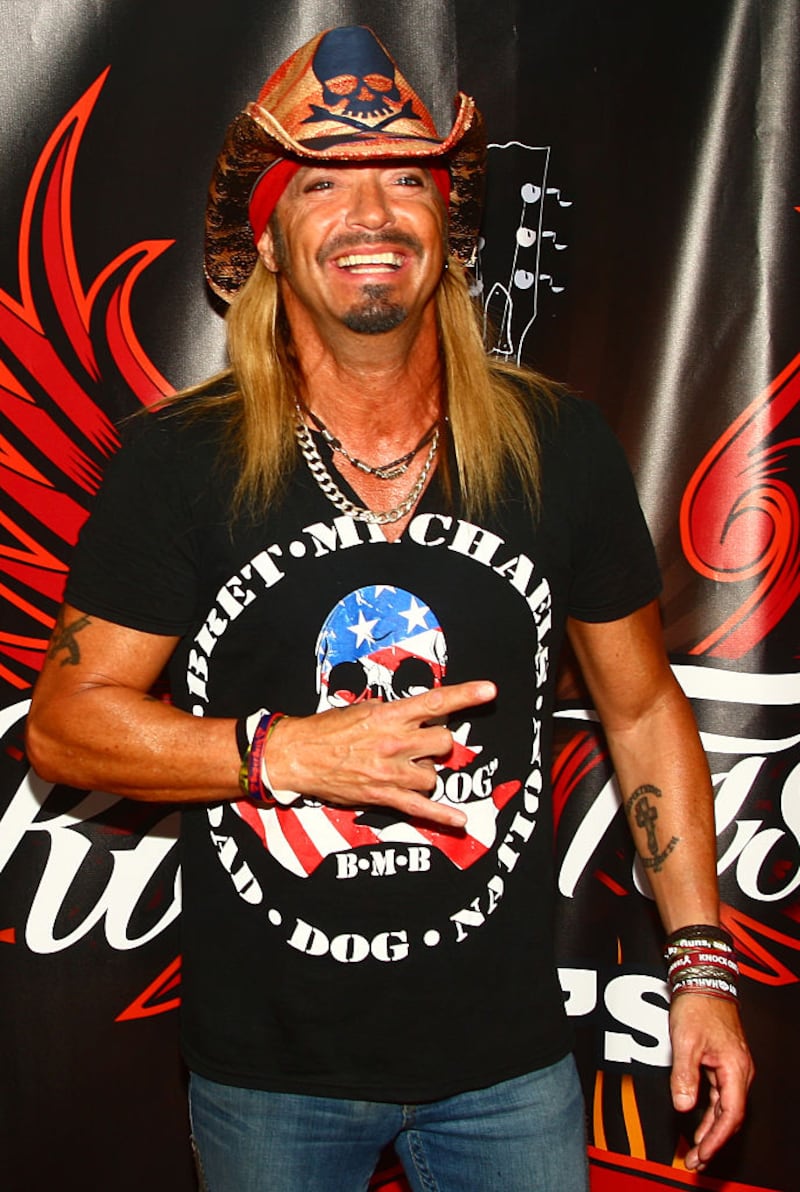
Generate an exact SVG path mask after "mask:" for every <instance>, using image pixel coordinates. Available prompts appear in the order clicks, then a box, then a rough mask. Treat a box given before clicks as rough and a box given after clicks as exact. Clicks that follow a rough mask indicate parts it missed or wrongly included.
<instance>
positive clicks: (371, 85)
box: [313, 26, 411, 120]
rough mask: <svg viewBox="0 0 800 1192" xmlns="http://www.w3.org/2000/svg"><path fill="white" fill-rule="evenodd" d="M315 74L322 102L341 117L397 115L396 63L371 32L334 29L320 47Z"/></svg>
mask: <svg viewBox="0 0 800 1192" xmlns="http://www.w3.org/2000/svg"><path fill="white" fill-rule="evenodd" d="M313 70H314V74H315V75H316V77H317V78H318V79H319V81H320V83H321V84H322V98H323V101H324V102H325V104H326V105H327V106H328V107H329V108H333V109H339V113H338V114H340V115H345V116H351V117H353V118H355V119H359V120H375V119H378V118H379V117H382V116H389V115H392V114H394V113H395V112H396V111H397V105H398V104H399V102H400V92H399V91H398V89H397V86H396V83H395V67H394V63H393V62H392V60H391V58H390V57H389V55H388V54H387V53H386V51H385V50H384V48H383V46H381V45H380V43H379V42H378V41H377V40H376V38H375V36H374V35H373V33H372V32H371V31H370V30H369V29H365V28H362V27H361V26H350V27H349V28H345V29H332V30H331V31H330V33H327V34H326V35H325V37H323V39H322V41H321V42H320V43H319V46H318V48H317V52H316V54H315V55H314V61H313ZM342 104H344V107H343V108H341V105H342ZM410 114H411V113H408V112H407V113H406V115H410Z"/></svg>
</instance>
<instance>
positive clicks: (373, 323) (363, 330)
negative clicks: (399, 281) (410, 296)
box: [342, 285, 408, 335]
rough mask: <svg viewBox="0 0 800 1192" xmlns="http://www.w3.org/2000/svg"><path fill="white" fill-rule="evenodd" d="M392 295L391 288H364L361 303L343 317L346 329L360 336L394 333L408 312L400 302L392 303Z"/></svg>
mask: <svg viewBox="0 0 800 1192" xmlns="http://www.w3.org/2000/svg"><path fill="white" fill-rule="evenodd" d="M390 293H391V288H390V287H389V286H380V285H379V286H364V287H363V289H362V291H361V301H360V302H359V303H358V304H357V305H356V306H352V307H351V308H350V310H348V311H347V313H346V314H345V315H343V316H342V322H343V323H344V325H345V327H348V328H349V329H350V330H351V331H356V332H358V333H359V334H360V335H382V334H384V332H386V331H394V329H395V327H399V326H400V324H401V323H402V322H403V320H404V319H405V318H406V317H407V315H408V311H407V310H406V308H405V307H404V306H402V305H401V304H400V303H399V302H392V301H391V299H390V298H389V294H390Z"/></svg>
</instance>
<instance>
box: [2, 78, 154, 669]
mask: <svg viewBox="0 0 800 1192" xmlns="http://www.w3.org/2000/svg"><path fill="white" fill-rule="evenodd" d="M107 73H108V72H107V71H106V72H105V73H104V74H103V75H101V76H100V78H99V79H98V80H97V81H96V82H95V83H94V84H93V86H91V87H90V88H89V90H88V91H87V92H86V93H85V95H83V96H82V97H81V99H80V100H79V101H78V102H77V103H76V104H75V106H74V107H73V108H72V109H71V110H70V111H69V112H68V113H67V115H66V116H65V117H64V119H63V120H62V121H61V123H60V124H59V125H58V127H57V128H56V129H55V131H54V132H53V134H52V136H51V137H50V140H49V141H48V142H47V145H46V146H45V148H44V151H43V152H42V155H41V157H40V158H39V161H38V162H37V165H36V168H35V170H34V173H33V177H32V178H31V181H30V184H29V187H28V191H27V195H26V198H25V204H24V208H23V213H22V221H21V226H20V232H19V252H18V259H19V298H18V299H16V298H14V297H12V296H11V295H10V294H8V293H5V292H3V291H0V414H2V415H3V417H4V418H5V419H7V420H8V422H9V423H10V425H11V427H13V428H14V430H15V432H16V434H15V440H14V442H11V441H9V439H8V438H7V437H6V436H4V435H0V471H1V472H2V484H3V491H4V493H5V494H6V496H7V497H8V498H10V501H11V502H13V503H15V504H16V505H18V506H19V507H20V509H21V510H23V511H24V514H25V515H26V516H24V517H23V518H22V519H21V520H22V521H23V522H24V524H20V520H17V519H15V518H14V517H12V516H10V515H9V514H8V513H5V512H3V513H0V519H2V528H3V536H2V540H1V541H0V572H2V581H0V601H2V603H3V604H4V605H5V606H6V608H7V610H8V612H9V614H10V615H9V616H8V617H6V618H4V621H5V623H6V624H14V625H17V626H18V627H19V630H20V631H19V632H14V633H12V632H9V631H7V630H3V631H2V632H0V679H2V680H3V681H4V682H5V683H7V684H9V685H10V686H11V687H12V688H13V689H16V690H18V691H23V690H25V689H27V688H28V687H30V685H31V683H32V681H33V679H34V678H35V675H36V674H37V673H38V671H39V669H40V668H41V663H42V659H43V657H44V649H45V646H46V642H47V639H48V637H49V633H50V630H51V628H52V626H53V622H54V612H55V609H56V607H57V605H58V603H59V601H60V599H61V593H62V591H63V585H64V579H65V576H66V571H67V564H66V559H67V557H68V548H69V547H70V546H72V545H73V544H74V542H75V540H76V538H77V534H78V531H79V529H80V527H81V525H82V523H83V521H84V519H85V517H86V513H87V507H88V503H89V499H90V498H91V496H92V494H93V493H94V492H95V491H96V489H97V485H98V482H99V479H100V474H101V468H100V464H101V462H102V460H103V458H104V457H105V456H107V455H109V454H110V452H112V451H113V450H114V449H115V447H116V446H117V442H118V440H117V435H116V432H115V430H114V426H113V424H112V423H111V421H110V419H109V418H108V416H107V414H106V413H105V412H104V409H103V403H102V400H101V397H100V386H101V384H107V383H108V381H109V379H110V378H109V377H108V376H103V375H101V369H100V367H99V364H98V356H99V354H100V349H101V348H102V352H103V355H104V357H107V358H108V359H109V360H110V362H111V364H112V366H113V369H114V370H115V372H116V373H117V374H118V379H119V380H121V381H122V382H123V383H124V385H125V386H126V389H127V391H128V392H129V393H130V395H131V399H132V400H138V401H140V402H142V403H149V402H152V401H154V400H155V399H156V398H158V397H160V396H162V395H166V394H168V393H171V392H172V387H171V386H170V385H169V383H168V382H167V381H166V380H165V379H164V378H163V377H162V376H161V375H160V374H159V372H158V370H157V369H156V368H155V367H154V365H153V364H152V362H151V361H150V360H149V359H148V358H147V356H146V354H145V353H144V351H143V349H142V347H141V344H140V343H139V341H138V339H137V337H136V334H135V332H134V330H133V326H132V323H131V317H130V297H131V291H132V289H133V286H134V284H135V282H136V279H137V278H138V277H139V276H140V274H141V273H142V271H143V270H144V269H146V268H147V266H148V265H150V264H151V263H152V262H153V261H154V260H155V259H156V258H157V257H158V256H159V255H160V254H161V253H163V252H164V251H165V249H167V248H168V247H169V246H170V244H171V243H172V241H169V240H148V241H143V242H141V243H139V244H134V245H132V246H131V247H130V248H128V249H126V250H125V251H124V252H121V253H120V254H119V255H118V256H116V257H115V258H114V259H113V260H112V261H110V262H109V263H108V265H107V266H106V267H105V268H104V269H103V270H102V271H101V272H100V273H99V274H98V275H97V277H95V278H94V280H93V281H92V282H91V283H90V284H89V285H88V286H86V285H85V284H84V282H83V281H82V278H81V274H80V269H79V265H78V261H77V259H76V254H75V246H74V243H73V238H72V222H71V199H72V182H73V175H74V170H75V163H76V158H77V155H78V150H79V147H80V143H81V138H82V136H83V133H84V130H85V128H86V125H87V122H88V120H89V118H90V116H91V114H92V111H93V109H94V105H95V103H96V101H97V97H98V95H99V93H100V90H101V89H102V86H103V83H104V82H105V78H106V75H107ZM34 263H35V264H36V265H37V266H38V269H37V270H36V276H39V275H40V273H41V272H43V274H44V278H45V279H46V287H43V289H44V292H43V293H41V294H39V293H37V294H35V293H34V283H33V281H32V277H33V274H34V269H33V268H32V267H33V265H34ZM43 445H46V455H45V454H44V451H43ZM26 527H27V528H26ZM39 527H41V529H42V531H43V532H41V533H40V532H39Z"/></svg>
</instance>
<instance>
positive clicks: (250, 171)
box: [205, 25, 486, 302]
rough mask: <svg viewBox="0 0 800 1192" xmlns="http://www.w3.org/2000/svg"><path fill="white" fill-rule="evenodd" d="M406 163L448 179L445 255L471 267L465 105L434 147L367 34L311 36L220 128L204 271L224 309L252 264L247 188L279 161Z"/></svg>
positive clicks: (478, 164) (479, 149) (474, 121)
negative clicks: (443, 172) (440, 170)
mask: <svg viewBox="0 0 800 1192" xmlns="http://www.w3.org/2000/svg"><path fill="white" fill-rule="evenodd" d="M392 159H406V160H409V159H410V160H413V161H418V162H419V163H420V164H421V165H425V164H429V165H430V166H431V167H439V166H445V167H447V168H448V169H449V171H450V201H449V238H450V251H451V252H452V253H454V254H455V256H457V257H458V258H459V259H460V260H461V261H462V262H463V263H464V264H469V263H471V262H472V261H473V260H474V255H475V245H476V238H477V233H478V225H479V222H480V215H481V205H482V199H483V182H484V174H485V165H486V141H485V136H484V132H483V120H482V118H481V115H480V112H479V111H478V109H477V108H476V106H475V101H474V100H473V99H471V98H470V97H469V96H468V95H465V94H464V93H463V92H462V91H459V93H458V94H457V95H456V98H455V119H454V121H453V126H452V128H451V129H450V132H449V133H448V134H447V136H445V137H440V136H439V135H438V133H437V131H436V128H435V126H434V123H433V120H432V119H431V116H430V113H429V112H428V110H427V108H426V107H425V106H424V104H423V103H422V102H421V100H420V99H419V97H418V96H417V95H416V93H415V92H414V91H413V90H412V88H411V86H410V84H409V83H408V81H407V80H406V79H405V78H404V77H403V75H402V73H401V72H400V70H399V68H398V67H397V64H396V63H395V61H394V59H393V58H392V57H391V56H390V54H389V53H388V52H387V50H386V49H385V47H384V46H383V45H382V44H381V42H380V41H379V40H378V38H377V37H376V36H375V34H374V33H373V32H372V30H371V29H367V28H366V27H364V26H361V25H350V26H345V27H341V28H337V29H329V30H327V31H326V32H324V33H319V34H317V36H316V37H314V38H312V40H311V41H309V42H308V43H307V44H306V45H304V46H301V48H300V49H299V50H296V51H295V52H294V53H293V54H292V55H291V56H290V57H289V58H287V59H286V61H285V62H284V63H282V65H281V66H279V67H278V69H277V70H276V71H275V73H274V74H273V75H272V76H271V77H270V78H269V79H268V80H267V82H266V83H265V84H264V86H263V87H262V89H261V93H260V94H259V96H258V99H257V100H256V101H255V103H250V104H248V105H247V107H246V108H245V109H244V111H242V112H240V113H239V114H238V115H237V116H236V117H235V119H234V120H233V122H232V124H231V125H230V127H229V128H228V131H227V133H226V135H225V140H224V142H223V146H222V149H221V151H220V154H219V157H218V158H217V162H216V165H215V167H214V173H213V175H212V178H211V185H210V187H209V195H208V206H207V210H206V245H205V271H206V277H207V279H208V283H209V285H210V286H211V289H212V290H213V291H214V292H215V293H216V294H218V295H219V297H220V298H222V299H224V300H225V301H226V302H230V301H232V299H233V298H234V297H235V296H236V294H237V293H238V291H239V290H240V289H241V287H242V286H243V285H244V283H245V282H246V281H247V279H248V277H249V276H250V274H251V273H252V271H253V268H254V266H255V263H256V261H257V259H258V251H257V249H256V244H255V240H254V236H253V229H252V227H251V223H250V218H249V206H250V199H251V196H252V194H253V191H254V188H255V186H256V184H257V183H258V182H259V180H260V179H261V178H262V177H263V176H264V174H265V171H268V170H269V169H270V167H271V166H273V165H274V164H275V163H276V162H278V161H280V160H288V161H295V162H297V163H298V164H300V165H313V164H324V163H326V162H338V163H341V164H348V163H349V164H351V165H352V164H357V163H359V162H369V161H387V160H392Z"/></svg>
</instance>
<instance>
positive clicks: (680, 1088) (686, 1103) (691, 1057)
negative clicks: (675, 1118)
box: [670, 1039, 700, 1113]
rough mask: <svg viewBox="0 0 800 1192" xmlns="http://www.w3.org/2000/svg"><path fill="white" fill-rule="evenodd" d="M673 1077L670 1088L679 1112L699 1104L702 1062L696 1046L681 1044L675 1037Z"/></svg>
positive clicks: (684, 1111)
mask: <svg viewBox="0 0 800 1192" xmlns="http://www.w3.org/2000/svg"><path fill="white" fill-rule="evenodd" d="M672 1045H673V1053H672V1077H671V1079H670V1090H671V1092H672V1104H673V1105H674V1106H675V1108H676V1110H677V1111H678V1113H686V1112H688V1110H690V1109H694V1107H695V1105H696V1104H697V1094H698V1092H699V1088H700V1062H699V1057H698V1055H697V1054H696V1053H695V1051H694V1048H691V1047H688V1046H681V1044H680V1042H679V1041H678V1040H676V1039H673V1044H672Z"/></svg>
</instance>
